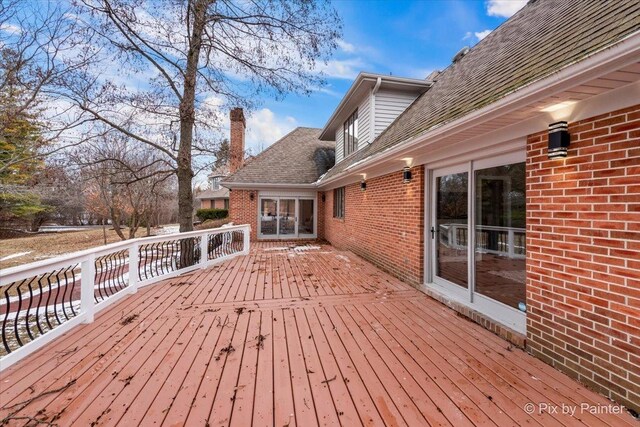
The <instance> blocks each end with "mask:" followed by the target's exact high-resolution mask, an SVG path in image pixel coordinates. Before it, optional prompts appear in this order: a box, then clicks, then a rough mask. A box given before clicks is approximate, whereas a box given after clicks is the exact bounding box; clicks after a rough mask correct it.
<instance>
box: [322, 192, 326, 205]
mask: <svg viewBox="0 0 640 427" xmlns="http://www.w3.org/2000/svg"><path fill="white" fill-rule="evenodd" d="M326 201H327V196H325V195H324V193H322V202H323V203H324V202H326Z"/></svg>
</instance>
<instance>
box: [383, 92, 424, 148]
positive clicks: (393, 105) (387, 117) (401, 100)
mask: <svg viewBox="0 0 640 427" xmlns="http://www.w3.org/2000/svg"><path fill="white" fill-rule="evenodd" d="M375 97H376V99H375V120H376V122H375V135H374V138H375V137H377V136H378V135H380V134H381V133H382V131H384V130H385V129H386V128H387V127H388V126H389V125H390V124H391V122H393V121H394V120H395V119H396V117H398V116H399V115H400V114H401V113H402V112H403V111H404V110H406V109H407V107H408V106H409V105H411V103H412V102H413V101H414V100H415V99H416V98H417V95H416V94H413V93H405V92H392V91H386V90H380V91H379V92H378V93H377V94H376V95H375Z"/></svg>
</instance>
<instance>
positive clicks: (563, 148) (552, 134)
mask: <svg viewBox="0 0 640 427" xmlns="http://www.w3.org/2000/svg"><path fill="white" fill-rule="evenodd" d="M569 140H570V137H569V126H568V124H567V122H565V121H561V122H555V123H551V124H550V125H549V147H548V149H547V154H548V155H549V158H550V159H559V158H563V157H567V149H568V148H569Z"/></svg>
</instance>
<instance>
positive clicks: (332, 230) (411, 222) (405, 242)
mask: <svg viewBox="0 0 640 427" xmlns="http://www.w3.org/2000/svg"><path fill="white" fill-rule="evenodd" d="M411 172H412V174H413V179H412V180H411V182H410V183H408V184H404V183H403V182H402V172H396V173H392V174H389V175H385V176H383V177H378V178H373V179H369V180H367V189H366V191H362V190H360V184H353V185H349V186H347V187H346V195H345V200H346V201H345V218H344V219H336V218H333V191H327V192H326V193H325V197H326V201H325V209H324V224H323V226H324V238H325V239H326V240H328V241H329V242H330V243H331V244H332V245H334V246H335V247H337V248H341V249H348V250H351V251H353V252H354V253H356V254H358V255H360V256H362V257H363V258H365V259H367V260H369V261H371V262H373V263H375V264H376V265H377V266H378V267H380V268H382V269H383V270H386V271H388V272H389V273H391V274H393V275H394V276H396V277H398V278H400V279H402V280H404V281H406V282H407V283H411V284H414V285H415V284H420V283H422V277H423V250H422V241H423V234H422V230H423V218H424V215H423V203H422V201H423V197H424V169H423V167H422V166H417V167H414V168H412V169H411Z"/></svg>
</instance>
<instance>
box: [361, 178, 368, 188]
mask: <svg viewBox="0 0 640 427" xmlns="http://www.w3.org/2000/svg"><path fill="white" fill-rule="evenodd" d="M366 189H367V182H366V181H365V180H364V179H363V180H362V181H360V190H362V191H364V190H366Z"/></svg>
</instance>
